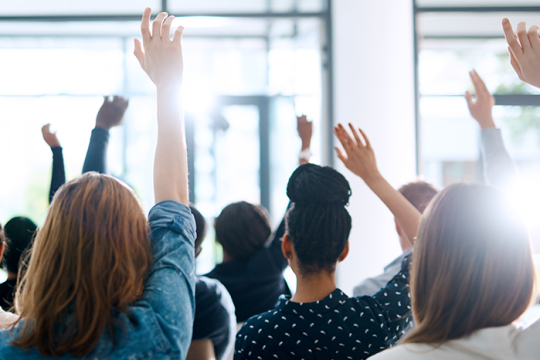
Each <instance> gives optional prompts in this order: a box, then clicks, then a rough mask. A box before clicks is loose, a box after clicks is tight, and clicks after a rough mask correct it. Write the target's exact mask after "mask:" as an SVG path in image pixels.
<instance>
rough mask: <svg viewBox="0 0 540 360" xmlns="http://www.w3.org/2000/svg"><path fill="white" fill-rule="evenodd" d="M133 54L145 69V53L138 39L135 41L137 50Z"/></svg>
mask: <svg viewBox="0 0 540 360" xmlns="http://www.w3.org/2000/svg"><path fill="white" fill-rule="evenodd" d="M133 54H134V55H135V57H136V58H137V60H139V64H140V65H141V67H142V68H143V69H144V52H143V49H142V44H141V42H140V41H139V40H138V39H135V50H134V51H133Z"/></svg>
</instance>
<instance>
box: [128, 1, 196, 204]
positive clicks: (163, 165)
mask: <svg viewBox="0 0 540 360" xmlns="http://www.w3.org/2000/svg"><path fill="white" fill-rule="evenodd" d="M166 16H167V14H166V13H161V14H159V15H158V16H157V17H156V19H155V20H154V22H153V31H152V34H150V9H146V10H145V11H144V15H143V21H142V24H141V32H142V37H143V42H142V44H141V42H140V41H139V40H137V39H136V40H135V56H136V57H137V59H138V60H139V63H140V64H141V67H142V68H143V70H144V71H145V72H146V73H147V74H148V76H149V77H150V79H151V80H152V81H153V82H154V84H155V85H156V88H157V122H158V140H157V146H156V155H155V160H154V195H155V201H156V203H159V202H161V201H164V200H175V201H178V202H181V203H183V204H185V205H188V206H189V190H188V177H187V152H186V138H185V130H184V114H183V111H182V107H181V103H180V88H181V86H182V80H183V70H184V64H183V59H182V43H181V41H182V34H183V32H184V28H183V27H182V26H179V27H178V29H177V30H176V31H175V33H174V38H173V39H172V40H171V38H170V30H171V25H172V22H173V20H174V16H169V17H167V18H166ZM165 18H166V19H165ZM164 20H165V21H164ZM143 47H144V50H143Z"/></svg>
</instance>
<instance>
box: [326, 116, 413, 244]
mask: <svg viewBox="0 0 540 360" xmlns="http://www.w3.org/2000/svg"><path fill="white" fill-rule="evenodd" d="M349 127H350V129H351V132H352V134H353V137H354V138H351V136H350V135H349V133H347V130H345V128H344V127H343V125H341V124H339V125H338V126H336V127H335V128H334V132H335V134H336V136H337V138H338V139H339V141H340V142H341V145H342V146H343V149H344V150H345V153H346V154H343V152H342V151H341V150H340V149H339V148H338V147H336V151H337V156H338V157H339V159H340V160H341V161H343V164H344V165H345V166H346V167H347V169H349V170H350V171H352V172H353V173H354V174H356V175H358V176H359V177H361V178H362V180H364V182H365V183H366V185H367V186H369V188H370V189H371V190H372V191H373V192H374V193H375V195H377V196H378V197H379V199H381V200H382V202H383V203H384V204H385V205H386V206H387V207H388V209H389V210H390V211H391V212H392V214H394V216H395V218H396V219H397V221H398V223H399V225H400V226H401V228H402V229H403V230H404V231H405V234H407V237H408V238H409V239H410V240H411V241H413V242H414V239H415V238H416V233H417V232H418V225H419V224H420V217H421V214H420V212H419V211H418V210H417V209H416V208H415V207H414V206H413V205H412V204H411V203H410V202H409V201H408V200H407V199H406V198H405V197H404V196H403V195H402V194H401V193H400V192H399V191H397V190H396V189H394V188H393V187H392V185H390V184H389V183H388V182H387V181H386V179H385V178H384V177H383V176H382V175H381V174H380V173H379V169H378V168H377V162H376V161H375V153H374V152H373V149H372V147H371V144H370V142H369V140H368V138H367V136H366V134H364V132H363V131H362V130H361V129H359V131H360V134H361V136H362V138H363V140H362V139H361V138H360V135H359V134H358V132H356V129H355V128H354V127H353V126H352V124H349Z"/></svg>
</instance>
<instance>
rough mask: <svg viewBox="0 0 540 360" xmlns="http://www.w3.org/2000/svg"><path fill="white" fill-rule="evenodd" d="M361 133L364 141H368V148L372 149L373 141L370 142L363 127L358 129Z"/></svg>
mask: <svg viewBox="0 0 540 360" xmlns="http://www.w3.org/2000/svg"><path fill="white" fill-rule="evenodd" d="M358 130H359V131H360V133H361V134H362V137H363V138H364V141H365V142H366V148H368V149H371V143H370V142H369V139H368V137H367V136H366V133H364V131H363V130H362V129H360V128H359V129H358Z"/></svg>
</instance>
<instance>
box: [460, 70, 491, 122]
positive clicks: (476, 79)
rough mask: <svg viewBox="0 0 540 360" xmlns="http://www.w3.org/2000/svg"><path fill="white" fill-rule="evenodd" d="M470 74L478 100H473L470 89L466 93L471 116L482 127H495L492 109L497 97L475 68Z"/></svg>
mask: <svg viewBox="0 0 540 360" xmlns="http://www.w3.org/2000/svg"><path fill="white" fill-rule="evenodd" d="M469 75H470V76H471V80H472V82H473V84H474V92H475V97H476V101H473V97H472V95H471V93H470V92H468V91H467V92H466V93H465V99H466V100H467V105H469V111H470V113H471V116H472V117H473V118H474V119H475V120H476V121H477V122H478V124H479V125H480V128H482V129H488V128H494V127H495V122H494V121H493V115H492V113H491V110H492V109H493V106H495V98H494V97H493V95H491V94H490V93H489V91H488V89H487V87H486V84H484V82H483V81H482V78H481V77H480V76H479V75H478V74H477V73H476V71H475V70H473V71H471V72H469Z"/></svg>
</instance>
